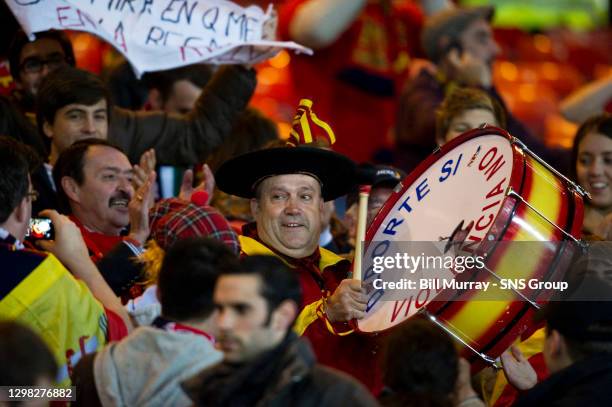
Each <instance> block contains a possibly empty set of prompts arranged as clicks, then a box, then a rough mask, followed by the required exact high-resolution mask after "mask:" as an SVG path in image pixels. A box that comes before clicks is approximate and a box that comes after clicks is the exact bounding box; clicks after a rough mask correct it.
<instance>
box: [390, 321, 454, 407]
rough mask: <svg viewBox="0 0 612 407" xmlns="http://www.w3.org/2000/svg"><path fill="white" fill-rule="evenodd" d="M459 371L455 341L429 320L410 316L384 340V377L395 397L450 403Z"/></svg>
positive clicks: (443, 403)
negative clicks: (385, 341) (410, 317)
mask: <svg viewBox="0 0 612 407" xmlns="http://www.w3.org/2000/svg"><path fill="white" fill-rule="evenodd" d="M458 375H459V355H458V353H457V349H456V348H455V344H454V342H453V340H452V339H451V338H450V337H449V335H448V334H446V333H445V332H444V331H442V330H441V329H440V328H438V327H437V326H436V325H434V324H433V323H432V322H430V321H428V320H425V319H420V318H415V319H410V320H408V321H406V322H405V323H403V324H401V325H400V326H398V327H397V328H396V329H394V330H393V332H392V334H391V336H390V337H389V339H388V341H387V344H386V353H385V357H384V377H383V381H384V384H385V386H386V387H387V388H389V389H390V390H391V391H392V392H393V394H394V395H395V396H394V397H396V398H400V399H404V400H406V401H409V400H416V399H418V400H421V401H427V403H421V404H420V405H431V406H445V405H448V406H451V405H452V397H453V392H454V390H455V383H456V381H457V377H458Z"/></svg>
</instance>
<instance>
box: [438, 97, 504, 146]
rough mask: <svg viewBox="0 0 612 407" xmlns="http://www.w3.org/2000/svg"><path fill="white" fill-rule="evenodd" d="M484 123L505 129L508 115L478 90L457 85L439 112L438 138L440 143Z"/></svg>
mask: <svg viewBox="0 0 612 407" xmlns="http://www.w3.org/2000/svg"><path fill="white" fill-rule="evenodd" d="M483 124H489V125H491V126H496V127H500V128H502V129H503V128H505V127H506V115H505V113H504V110H503V109H502V107H501V106H500V105H499V103H497V101H495V100H494V99H491V97H489V95H488V94H487V93H485V92H483V91H481V90H479V89H476V88H456V89H455V90H453V91H452V92H451V93H449V94H448V95H447V96H446V98H445V99H444V101H443V102H442V104H441V105H440V108H439V109H438V110H437V111H436V141H437V143H438V145H440V146H441V145H443V144H445V143H447V142H449V141H451V140H452V139H454V138H456V137H458V136H459V135H460V134H462V133H465V132H466V131H468V130H472V129H476V128H478V127H480V126H482V125H483Z"/></svg>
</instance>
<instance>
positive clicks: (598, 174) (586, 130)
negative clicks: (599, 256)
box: [572, 113, 612, 213]
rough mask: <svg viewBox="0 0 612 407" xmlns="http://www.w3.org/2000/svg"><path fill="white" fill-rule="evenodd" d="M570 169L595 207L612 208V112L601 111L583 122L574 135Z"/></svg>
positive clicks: (601, 208) (604, 210) (603, 210)
mask: <svg viewBox="0 0 612 407" xmlns="http://www.w3.org/2000/svg"><path fill="white" fill-rule="evenodd" d="M572 170H573V171H575V174H574V175H575V179H576V180H577V181H578V184H580V186H582V187H583V188H584V189H586V190H587V192H589V193H590V194H591V199H590V200H589V203H590V204H591V205H592V206H593V207H595V208H597V209H598V210H600V211H602V212H604V213H608V212H610V211H611V210H612V115H610V114H609V113H604V114H601V115H597V116H594V117H592V118H590V119H588V120H587V121H585V122H584V123H583V124H582V125H581V126H580V127H579V128H578V131H577V133H576V137H575V138H574V145H573V147H572Z"/></svg>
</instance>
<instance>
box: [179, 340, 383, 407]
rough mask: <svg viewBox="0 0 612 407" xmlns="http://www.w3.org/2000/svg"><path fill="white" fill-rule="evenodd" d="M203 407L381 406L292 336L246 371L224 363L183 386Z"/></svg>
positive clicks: (304, 343) (240, 367)
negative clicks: (322, 364)
mask: <svg viewBox="0 0 612 407" xmlns="http://www.w3.org/2000/svg"><path fill="white" fill-rule="evenodd" d="M183 389H184V390H185V392H186V393H187V395H189V397H190V398H191V399H192V400H193V401H194V403H195V404H196V405H201V406H213V407H214V406H224V407H225V406H228V407H232V406H235V407H237V406H279V407H281V406H283V407H284V406H316V407H324V406H340V405H346V406H377V405H378V404H377V402H376V401H375V400H374V399H373V398H372V396H371V395H370V393H369V392H368V391H367V390H366V388H365V387H364V386H363V385H362V384H360V383H359V382H357V381H356V380H355V379H353V378H351V377H350V376H348V375H346V374H344V373H342V372H339V371H337V370H334V369H331V368H328V367H324V366H321V365H319V364H317V363H316V359H315V356H314V354H313V352H312V348H311V347H310V344H309V343H308V341H307V340H305V339H298V338H297V337H296V336H295V335H294V334H290V335H289V336H288V337H287V338H286V339H285V340H284V341H283V342H282V343H281V344H280V345H279V346H277V347H276V348H274V349H273V350H271V351H269V352H266V353H265V354H263V355H261V356H259V357H258V358H257V359H255V360H254V361H252V362H251V363H249V364H246V365H244V364H243V365H236V364H231V363H227V362H222V363H220V364H218V365H216V366H213V367H211V368H209V369H206V370H204V371H203V372H202V373H200V374H199V375H197V376H195V377H194V378H192V379H190V380H188V381H187V382H185V383H183Z"/></svg>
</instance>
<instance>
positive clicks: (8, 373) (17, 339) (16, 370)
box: [0, 320, 58, 387]
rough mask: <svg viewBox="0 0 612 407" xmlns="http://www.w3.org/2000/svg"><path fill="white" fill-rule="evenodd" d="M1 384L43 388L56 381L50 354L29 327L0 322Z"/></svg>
mask: <svg viewBox="0 0 612 407" xmlns="http://www.w3.org/2000/svg"><path fill="white" fill-rule="evenodd" d="M0 366H2V369H0V385H1V386H12V387H15V386H45V387H50V386H52V385H53V383H54V382H55V378H56V376H57V373H58V366H57V362H56V361H55V358H54V357H53V354H52V353H51V351H50V350H49V348H48V346H47V345H46V344H45V343H44V342H43V340H42V339H41V338H39V337H38V335H36V333H34V332H33V331H32V330H31V329H30V328H28V327H27V326H25V325H22V324H20V323H18V322H14V321H6V320H5V321H0Z"/></svg>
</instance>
